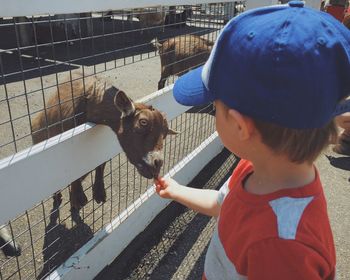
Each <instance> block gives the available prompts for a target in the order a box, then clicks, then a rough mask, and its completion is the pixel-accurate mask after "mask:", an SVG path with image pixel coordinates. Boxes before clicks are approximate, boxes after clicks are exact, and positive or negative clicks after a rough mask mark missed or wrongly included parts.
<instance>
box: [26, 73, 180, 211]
mask: <svg viewBox="0 0 350 280" xmlns="http://www.w3.org/2000/svg"><path fill="white" fill-rule="evenodd" d="M74 118H75V122H76V125H80V124H83V123H85V122H93V123H96V124H104V125H107V126H109V127H110V128H111V129H112V130H113V131H114V132H115V133H116V135H117V138H118V140H119V143H120V145H121V147H122V149H123V150H124V152H125V153H126V156H127V158H128V159H129V161H130V162H131V163H132V164H133V165H135V167H136V169H137V170H138V172H139V173H140V174H141V175H142V176H144V177H146V178H149V179H151V178H157V177H158V175H159V172H160V168H161V166H162V164H163V161H162V159H161V154H160V152H161V150H162V148H163V139H164V138H165V137H166V136H167V135H168V134H176V132H175V131H173V130H171V129H169V128H168V123H167V120H166V118H165V116H164V115H163V114H162V113H161V112H159V111H158V110H156V109H154V108H153V107H152V106H148V105H145V104H142V103H134V102H133V101H132V100H131V99H130V98H129V97H128V96H127V95H126V94H125V93H124V92H123V91H121V90H119V89H117V88H116V87H114V86H112V85H109V84H107V83H105V82H103V81H102V80H99V79H97V78H91V79H85V83H83V82H82V80H81V79H74V81H72V82H71V83H65V84H62V85H60V86H59V87H58V91H57V93H56V95H54V96H52V97H51V98H50V99H49V101H48V103H47V106H46V110H45V111H41V112H40V113H39V115H38V116H37V117H36V118H34V119H33V121H32V131H33V134H32V139H33V143H34V144H35V143H38V142H40V141H43V140H45V139H47V138H49V137H53V136H55V135H57V134H59V133H61V132H63V131H66V130H68V129H71V128H73V127H74V126H75V123H74ZM104 167H105V163H104V164H102V165H100V166H98V167H97V168H96V170H95V171H96V173H95V182H94V184H93V187H92V191H93V198H94V199H95V201H96V202H98V203H100V202H105V201H106V192H105V189H104V182H103V173H104ZM85 176H86V175H84V176H82V177H81V178H80V179H78V180H76V181H74V182H73V183H72V184H71V191H70V201H71V205H72V208H75V209H80V208H81V207H82V206H84V205H85V204H86V203H87V198H86V196H85V194H84V192H83V189H82V185H81V182H82V180H83V179H84V178H85Z"/></svg>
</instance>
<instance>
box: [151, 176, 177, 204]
mask: <svg viewBox="0 0 350 280" xmlns="http://www.w3.org/2000/svg"><path fill="white" fill-rule="evenodd" d="M154 184H155V185H156V192H157V193H158V195H159V196H160V197H162V198H168V199H174V197H175V192H176V188H178V187H180V186H179V184H178V183H177V182H176V181H175V180H173V179H171V178H167V179H165V178H161V177H158V178H157V179H154Z"/></svg>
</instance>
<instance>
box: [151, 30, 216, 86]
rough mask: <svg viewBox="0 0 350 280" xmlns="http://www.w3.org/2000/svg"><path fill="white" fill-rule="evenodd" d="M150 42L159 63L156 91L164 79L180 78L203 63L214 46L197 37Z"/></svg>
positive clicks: (163, 82)
mask: <svg viewBox="0 0 350 280" xmlns="http://www.w3.org/2000/svg"><path fill="white" fill-rule="evenodd" d="M152 42H153V44H154V45H155V47H156V48H157V49H158V51H159V55H160V62H161V75H160V80H159V82H158V89H162V88H163V87H164V86H165V81H166V79H167V78H168V77H170V76H171V75H177V76H181V75H183V74H185V73H186V72H188V71H189V70H190V69H191V68H195V67H196V66H199V65H201V64H202V63H204V62H205V61H206V60H207V59H208V57H209V54H210V51H211V49H212V47H213V44H214V43H213V42H211V41H208V40H206V39H203V38H201V37H199V36H197V35H181V36H177V37H174V38H170V39H167V40H165V41H163V42H159V41H158V40H157V39H154V40H153V41H152Z"/></svg>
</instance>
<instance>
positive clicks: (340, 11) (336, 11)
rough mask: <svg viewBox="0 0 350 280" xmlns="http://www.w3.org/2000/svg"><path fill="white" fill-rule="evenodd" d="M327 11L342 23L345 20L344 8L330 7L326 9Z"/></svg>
mask: <svg viewBox="0 0 350 280" xmlns="http://www.w3.org/2000/svg"><path fill="white" fill-rule="evenodd" d="M325 11H326V12H327V13H329V14H331V15H332V16H334V17H335V18H336V19H337V20H339V21H340V22H342V21H343V18H344V6H334V5H328V6H327V7H325Z"/></svg>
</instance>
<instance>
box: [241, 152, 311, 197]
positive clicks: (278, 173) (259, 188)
mask: <svg viewBox="0 0 350 280" xmlns="http://www.w3.org/2000/svg"><path fill="white" fill-rule="evenodd" d="M252 163H253V166H254V172H253V174H252V175H250V176H249V177H248V178H247V180H246V181H245V183H244V189H245V190H246V191H247V192H250V193H253V194H259V195H263V194H269V193H273V192H275V191H279V190H283V189H290V188H299V187H303V186H305V185H307V184H309V183H311V182H312V181H313V180H314V179H315V174H316V173H315V168H314V166H313V165H312V164H310V163H302V164H296V163H293V162H290V161H288V160H286V158H284V157H272V158H270V159H268V160H266V159H264V160H260V159H256V160H253V161H252Z"/></svg>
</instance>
